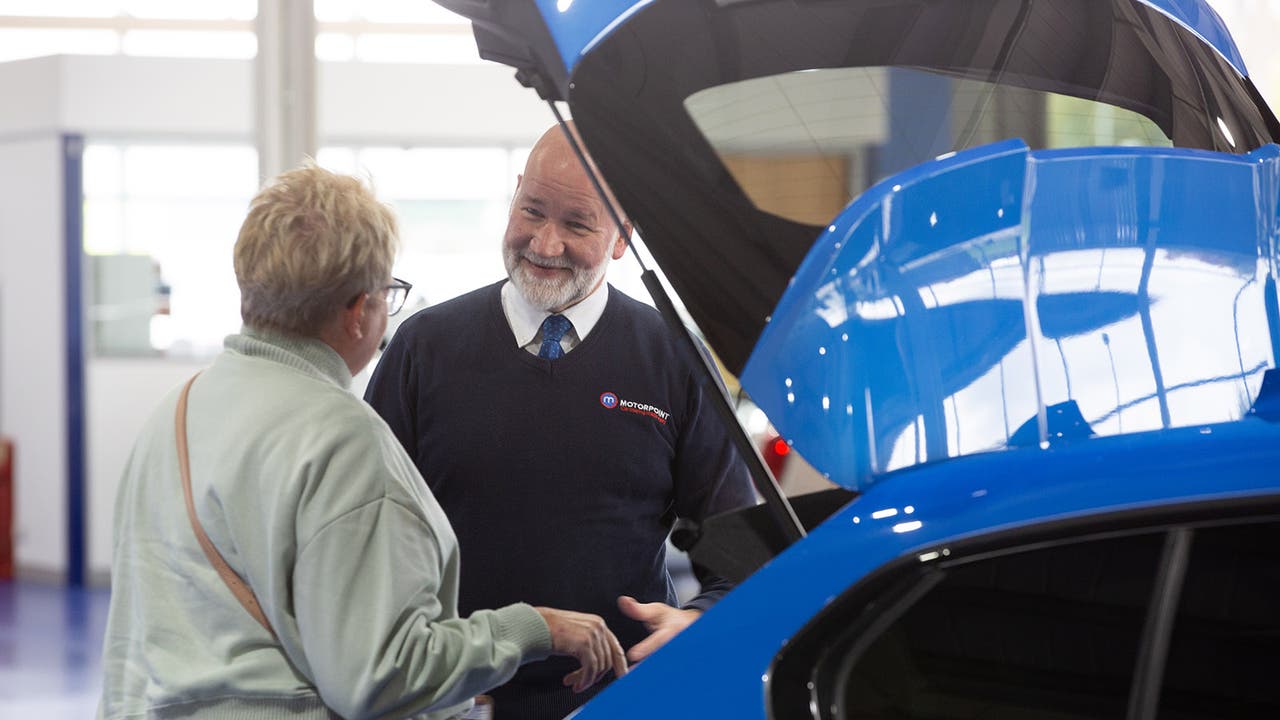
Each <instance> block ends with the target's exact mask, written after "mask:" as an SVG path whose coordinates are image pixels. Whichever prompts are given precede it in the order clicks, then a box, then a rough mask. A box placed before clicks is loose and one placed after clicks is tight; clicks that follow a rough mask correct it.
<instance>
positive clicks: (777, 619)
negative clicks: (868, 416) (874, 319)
mask: <svg viewBox="0 0 1280 720" xmlns="http://www.w3.org/2000/svg"><path fill="white" fill-rule="evenodd" d="M1278 442H1280V425H1276V424H1273V423H1271V422H1267V421H1264V420H1260V419H1257V418H1249V419H1246V420H1243V421H1239V422H1234V423H1225V424H1221V425H1206V426H1201V427H1191V428H1179V429H1174V430H1162V431H1158V432H1151V433H1139V434H1135V435H1127V436H1123V437H1113V438H1102V439H1097V440H1093V441H1090V442H1086V443H1076V444H1074V445H1068V446H1065V447H1061V448H1054V447H1051V448H1049V449H1047V450H1041V449H1039V448H1024V449H1019V450H1015V451H1010V452H1008V453H995V454H986V455H979V456H974V457H969V458H960V459H957V460H953V461H948V462H944V463H936V464H931V465H926V466H922V467H919V468H913V469H910V470H905V471H901V472H899V473H895V474H894V475H893V476H892V477H891V478H888V479H886V481H885V482H882V483H879V484H877V485H875V486H873V487H871V488H869V489H868V490H867V491H866V493H864V494H863V495H862V496H861V497H859V498H858V499H857V500H855V501H853V502H852V503H850V504H849V505H848V506H846V507H845V508H843V509H842V510H840V511H838V512H837V513H836V514H835V515H833V516H832V517H831V518H830V519H829V520H827V521H826V522H825V523H823V524H822V526H820V527H818V528H817V529H815V530H814V531H813V532H812V533H810V534H809V536H808V537H807V538H806V539H805V540H804V541H802V542H799V543H796V544H795V545H793V546H792V547H791V548H789V549H788V550H786V551H785V552H783V553H782V554H781V555H779V556H778V557H777V558H775V559H774V560H773V561H771V562H770V563H769V564H768V565H766V566H765V567H764V568H762V569H761V570H760V571H758V572H757V573H756V574H754V575H752V576H751V577H750V578H748V579H747V580H746V581H745V582H743V583H742V584H741V585H739V586H738V587H737V588H736V589H735V590H734V591H733V592H732V593H730V594H729V595H727V596H726V597H725V598H724V599H723V600H721V601H720V602H719V603H717V604H716V605H715V606H714V607H713V608H711V609H710V610H709V611H707V614H706V615H705V617H704V618H703V619H702V620H700V621H699V622H697V623H694V624H693V625H691V626H690V627H689V628H688V629H686V630H685V631H684V632H683V633H681V634H680V635H678V636H677V637H676V638H675V639H673V640H672V641H671V642H670V643H669V644H668V645H667V646H666V647H665V648H663V650H662V651H661V652H660V653H658V654H656V655H654V656H653V657H651V658H650V659H648V660H645V661H644V662H642V663H640V664H639V665H637V666H636V667H635V668H633V669H632V671H631V674H629V675H628V676H627V677H626V678H625V679H624V681H622V682H618V683H614V684H613V685H612V686H611V687H609V688H607V689H606V690H605V691H604V692H602V693H601V694H600V695H599V696H597V697H596V698H595V699H594V700H592V702H591V703H589V704H587V705H586V706H584V707H583V708H582V710H581V711H580V713H579V714H578V715H577V716H575V717H577V718H579V720H588V719H595V718H618V717H650V716H655V715H660V716H661V717H669V718H681V717H688V718H708V717H724V718H763V717H766V714H765V706H766V702H765V701H766V697H765V693H766V685H767V674H768V671H769V667H770V663H771V662H772V661H773V659H774V657H775V655H776V654H777V653H778V651H779V650H780V649H781V648H782V646H783V645H784V644H785V643H787V641H788V640H790V639H791V638H792V637H793V636H794V635H795V634H796V633H797V632H798V631H799V630H800V629H801V628H802V627H804V625H805V624H806V623H807V622H809V620H810V619H812V618H813V617H814V615H815V614H817V613H818V612H820V611H821V610H822V609H823V608H824V607H826V606H827V605H828V604H829V603H831V602H832V601H833V600H834V599H835V598H837V597H838V596H840V595H841V594H842V593H844V592H846V591H847V590H848V589H849V588H850V587H855V586H856V584H857V583H858V582H859V581H861V580H863V579H865V578H866V576H867V575H868V574H869V573H871V572H872V571H874V570H876V569H878V568H882V567H884V566H885V565H887V564H889V563H892V562H894V561H895V560H899V559H903V558H905V559H906V560H907V561H909V562H920V560H918V559H916V558H917V556H919V555H920V554H921V553H924V552H926V551H939V552H941V551H942V550H943V549H945V548H947V547H948V545H949V544H951V543H955V542H956V541H958V540H962V539H965V538H970V537H973V536H974V535H976V534H986V533H992V532H1003V531H1009V530H1012V529H1016V528H1027V527H1030V526H1035V525H1038V524H1043V523H1054V522H1062V521H1069V520H1071V519H1072V518H1076V519H1079V518H1086V517H1094V516H1099V515H1107V514H1113V513H1124V512H1134V511H1139V510H1149V509H1151V508H1153V507H1159V506H1180V505H1184V504H1189V503H1197V502H1199V503H1204V502H1211V501H1215V500H1227V499H1236V500H1240V501H1246V502H1248V501H1254V500H1257V499H1259V498H1263V497H1268V498H1272V499H1274V498H1276V497H1277V496H1280V483H1278V482H1277V480H1276V478H1275V474H1274V470H1273V469H1272V466H1271V463H1272V462H1273V461H1274V456H1275V451H1274V449H1273V448H1274V447H1276V444H1277V443H1278ZM1135 457H1139V458H1143V459H1144V464H1138V465H1135V464H1134V462H1133V461H1134V458H1135Z"/></svg>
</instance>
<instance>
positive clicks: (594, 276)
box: [504, 253, 607, 310]
mask: <svg viewBox="0 0 1280 720" xmlns="http://www.w3.org/2000/svg"><path fill="white" fill-rule="evenodd" d="M522 257H523V256H522V255H520V254H517V253H508V254H507V257H506V258H504V259H505V260H506V265H507V277H509V278H511V282H512V283H514V284H515V286H516V289H517V290H519V291H520V294H521V295H523V296H524V299H525V300H527V301H529V304H530V305H532V306H534V307H536V308H539V309H541V310H556V309H563V308H565V307H568V306H569V305H572V304H573V303H575V302H577V301H579V300H581V299H582V298H584V297H586V296H587V294H588V293H590V292H591V290H592V288H594V287H595V285H596V282H597V281H599V279H600V277H601V276H602V275H603V274H604V271H605V266H606V264H607V263H600V267H599V268H598V269H596V270H595V271H593V270H591V269H588V268H581V267H574V266H570V265H567V264H566V265H563V266H562V267H566V268H568V269H570V270H572V271H573V275H571V276H570V277H569V278H567V279H564V280H543V279H541V278H536V277H533V276H532V273H530V272H529V266H528V265H527V264H526V263H522V262H520V260H521V258H522ZM542 260H543V261H544V262H545V261H546V259H545V258H544V259H542Z"/></svg>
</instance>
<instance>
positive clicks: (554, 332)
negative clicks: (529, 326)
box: [538, 315, 573, 360]
mask: <svg viewBox="0 0 1280 720" xmlns="http://www.w3.org/2000/svg"><path fill="white" fill-rule="evenodd" d="M571 327H573V323H571V322H569V318H567V317H565V316H563V315H548V316H547V319H546V320H543V321H542V347H540V348H538V357H542V358H546V359H548V360H555V359H556V358H559V357H560V356H562V355H564V349H563V348H561V347H560V338H562V337H564V334H565V333H567V332H569V328H571Z"/></svg>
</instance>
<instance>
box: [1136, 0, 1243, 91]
mask: <svg viewBox="0 0 1280 720" xmlns="http://www.w3.org/2000/svg"><path fill="white" fill-rule="evenodd" d="M1134 2H1137V3H1140V4H1143V5H1150V6H1151V7H1152V8H1154V9H1156V10H1159V11H1160V12H1162V13H1164V14H1165V15H1168V16H1169V17H1171V18H1173V19H1174V20H1176V21H1177V22H1178V23H1179V24H1180V25H1183V26H1185V27H1187V28H1188V29H1190V30H1191V31H1192V32H1194V33H1195V34H1196V35H1199V36H1200V38H1201V39H1202V40H1204V41H1205V42H1207V43H1209V44H1210V45H1212V46H1213V49H1214V50H1217V51H1218V54H1219V55H1221V56H1222V57H1224V58H1226V60H1227V62H1229V63H1231V65H1232V66H1233V67H1234V68H1235V69H1236V71H1237V72H1239V73H1240V74H1241V75H1245V76H1248V74H1249V73H1248V71H1247V70H1245V66H1244V58H1243V57H1242V56H1241V55H1240V50H1239V49H1238V48H1237V47H1236V43H1235V41H1234V40H1232V39H1231V33H1229V32H1227V26H1226V25H1225V24H1224V23H1223V22H1222V18H1220V17H1218V13H1216V12H1214V10H1213V8H1211V7H1209V4H1208V3H1206V2H1204V0H1134Z"/></svg>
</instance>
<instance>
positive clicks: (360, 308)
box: [98, 166, 626, 719]
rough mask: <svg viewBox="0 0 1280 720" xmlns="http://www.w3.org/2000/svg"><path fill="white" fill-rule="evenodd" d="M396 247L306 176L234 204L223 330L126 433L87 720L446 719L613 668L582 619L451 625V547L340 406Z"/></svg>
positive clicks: (369, 336)
mask: <svg viewBox="0 0 1280 720" xmlns="http://www.w3.org/2000/svg"><path fill="white" fill-rule="evenodd" d="M396 245H397V230H396V222H395V217H394V215H393V214H392V212H391V211H390V209H388V208H387V207H386V206H384V205H382V204H380V203H378V202H377V200H376V199H375V198H374V196H373V194H372V193H371V192H370V191H369V190H368V189H367V188H365V187H364V186H363V185H361V183H360V182H359V181H357V180H355V179H354V178H350V177H345V176H339V175H335V174H333V173H330V172H327V171H325V170H323V169H320V168H318V167H314V166H307V167H303V168H301V169H298V170H293V171H290V172H287V173H284V174H283V175H281V176H280V177H279V178H277V179H276V181H275V182H274V183H272V184H271V185H270V186H268V187H267V188H265V189H264V190H263V191H262V192H260V193H259V194H258V195H257V197H255V198H254V200H253V202H252V203H251V205H250V209H249V214H248V217H247V218H246V220H245V222H244V225H243V226H242V227H241V230H240V236H239V239H238V240H237V242H236V247H235V272H236V279H237V281H238V282H239V285H240V292H241V316H242V317H243V319H244V327H243V329H242V330H241V332H240V333H239V334H237V335H231V336H229V337H228V338H227V340H226V343H225V345H226V349H225V351H224V352H223V353H222V354H221V355H220V356H218V358H217V359H216V360H215V361H214V363H213V365H212V366H211V367H210V368H208V369H207V370H205V371H204V372H203V373H201V374H200V375H198V376H197V377H196V378H195V379H194V381H193V382H192V383H191V384H190V390H189V395H187V394H186V393H185V391H182V392H180V391H175V392H174V393H173V394H172V395H171V396H170V397H168V398H167V399H166V400H165V401H164V402H163V403H162V404H161V406H160V407H159V408H158V409H157V410H156V412H155V413H154V415H153V416H152V417H151V419H150V420H149V421H148V422H147V424H146V426H145V427H144V428H143V431H142V433H141V435H140V437H139V439H138V442H137V444H136V446H135V447H134V450H133V454H132V456H131V457H130V460H129V463H128V466H127V467H126V469H125V473H124V478H123V481H122V483H121V487H120V491H119V495H118V496H117V499H116V508H115V517H116V528H115V543H114V552H113V564H112V598H111V609H110V615H109V618H108V624H107V632H106V639H105V643H104V650H103V655H104V663H103V664H104V675H105V677H104V688H103V697H102V702H101V704H100V706H99V712H98V714H99V717H101V718H107V719H115V718H136V717H148V718H150V717H171V716H172V717H184V718H185V717H192V718H233V717H234V718H278V717H289V718H332V717H335V716H340V717H345V718H384V717H385V718H392V717H396V718H398V717H408V716H415V715H419V714H423V713H425V714H426V716H427V717H450V716H453V715H456V714H458V713H460V712H463V711H465V710H466V709H467V708H468V707H469V706H470V699H471V698H472V697H473V696H474V695H476V694H477V693H479V692H482V691H484V690H486V689H488V688H490V687H492V686H495V685H499V684H501V683H502V682H504V681H506V680H507V679H508V678H509V677H511V675H512V674H513V673H514V672H515V670H516V668H517V667H519V666H520V665H521V664H522V663H524V662H528V661H532V660H538V659H542V658H544V657H546V656H548V655H550V654H564V655H571V656H574V657H576V658H577V659H578V660H579V661H580V662H581V664H582V666H581V668H579V670H578V671H576V672H575V673H574V674H573V675H571V676H570V677H569V678H567V679H566V683H567V684H572V685H573V686H574V687H575V689H577V690H583V689H585V688H587V687H588V686H590V685H591V684H593V683H594V682H595V681H596V680H598V679H599V678H600V677H601V676H602V675H604V673H606V672H607V671H609V670H613V671H614V672H615V673H617V674H622V673H623V672H625V670H626V661H625V659H624V658H623V655H622V649H621V647H620V646H619V645H618V641H617V639H616V638H614V636H613V635H612V634H611V633H610V632H609V631H608V630H607V629H606V628H605V626H604V623H603V622H602V621H601V620H600V618H598V617H596V616H594V615H585V614H581V613H573V612H568V611H561V610H553V609H549V608H533V607H530V606H528V605H524V604H516V605H511V606H508V607H504V608H499V609H496V610H485V611H481V612H477V613H475V614H474V615H471V616H470V617H467V618H459V617H458V616H457V609H456V600H457V586H458V562H459V558H458V549H457V544H456V541H455V538H454V534H453V531H452V529H451V528H450V526H449V523H448V521H447V519H446V518H445V516H444V514H443V512H442V511H441V510H440V508H439V506H438V505H437V504H436V502H435V500H434V498H432V497H431V495H430V493H429V492H428V491H427V489H426V485H425V484H424V482H423V481H422V478H421V476H420V475H419V474H418V472H417V471H416V470H415V469H414V466H413V463H412V462H411V461H410V460H409V458H408V457H407V456H406V455H405V453H404V451H403V449H402V448H401V445H400V443H398V442H397V441H396V439H395V438H394V437H393V436H392V434H391V432H390V430H389V429H388V428H387V426H386V425H385V424H384V423H383V422H382V420H381V419H379V418H378V416H377V415H376V414H375V413H374V412H373V411H372V410H371V409H370V408H369V407H368V406H367V405H365V404H364V403H363V402H362V401H360V400H359V399H358V398H356V397H355V396H354V395H352V394H351V393H350V392H349V390H348V388H349V386H350V383H351V378H352V375H354V374H355V373H357V372H359V371H360V370H361V369H362V368H363V367H364V366H365V365H367V364H368V362H369V361H370V359H372V357H373V355H374V352H375V351H376V349H377V347H378V343H379V341H380V340H381V338H382V334H383V332H384V331H385V329H386V324H387V315H388V313H389V311H391V312H393V311H395V310H398V309H399V304H400V303H401V302H403V292H404V291H405V290H407V284H404V283H400V282H399V281H394V280H393V279H392V278H391V264H392V261H393V259H394V257H395V253H396ZM180 408H181V411H179V409H180ZM179 419H182V420H185V428H184V429H182V431H181V432H180V431H179V430H178V429H177V426H176V422H177V421H178V420H179ZM181 438H184V439H185V442H186V444H187V450H186V453H187V458H186V459H187V461H188V462H187V465H188V466H189V484H190V488H191V494H190V504H191V509H192V511H193V512H194V516H195V517H194V521H193V519H192V518H191V517H190V516H189V514H188V511H187V509H186V507H187V506H186V502H185V501H184V488H183V479H182V476H181V468H182V466H183V463H182V462H180V458H181V456H180V454H179V450H178V448H179V439H181ZM196 525H198V526H199V528H200V529H202V530H203V532H204V533H206V534H207V536H208V539H209V541H210V543H211V546H212V547H211V549H210V550H209V551H207V554H206V551H205V550H204V549H202V547H201V544H200V542H199V541H198V540H197V532H199V531H200V530H199V529H197V527H196ZM219 556H220V557H221V558H222V559H224V560H225V563H226V565H227V566H228V568H229V570H228V575H227V576H226V577H224V575H222V574H220V573H219V571H218V570H217V569H215V566H214V563H215V562H220V561H219V560H218V559H217V558H218V557H219ZM231 572H233V573H234V575H230V573H231ZM237 576H238V577H237ZM238 579H242V580H243V582H244V584H245V585H246V586H247V588H248V589H249V591H250V592H251V595H249V596H247V598H246V599H245V600H244V601H243V602H244V604H242V601H241V600H238V599H237V596H236V595H235V594H233V591H232V590H231V589H230V588H231V586H232V585H234V584H235V583H236V582H237V580H238ZM255 600H256V602H257V604H258V605H259V606H260V609H261V613H260V617H261V620H257V619H255V617H254V616H253V615H251V608H252V606H253V604H254V601H255ZM499 712H501V710H500V709H499Z"/></svg>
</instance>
